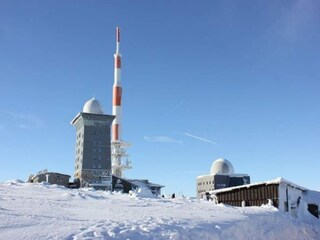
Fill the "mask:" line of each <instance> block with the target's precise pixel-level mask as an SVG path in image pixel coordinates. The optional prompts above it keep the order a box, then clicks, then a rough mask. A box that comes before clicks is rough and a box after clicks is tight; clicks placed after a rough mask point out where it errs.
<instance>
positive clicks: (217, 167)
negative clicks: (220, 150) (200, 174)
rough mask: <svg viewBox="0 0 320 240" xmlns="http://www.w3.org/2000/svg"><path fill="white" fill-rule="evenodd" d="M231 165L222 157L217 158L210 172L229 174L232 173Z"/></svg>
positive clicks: (212, 173)
mask: <svg viewBox="0 0 320 240" xmlns="http://www.w3.org/2000/svg"><path fill="white" fill-rule="evenodd" d="M233 173H234V170H233V166H232V164H231V162H230V161H228V160H227V159H224V158H219V159H217V160H215V161H214V162H213V163H212V165H211V168H210V174H211V175H216V174H222V175H230V174H233Z"/></svg>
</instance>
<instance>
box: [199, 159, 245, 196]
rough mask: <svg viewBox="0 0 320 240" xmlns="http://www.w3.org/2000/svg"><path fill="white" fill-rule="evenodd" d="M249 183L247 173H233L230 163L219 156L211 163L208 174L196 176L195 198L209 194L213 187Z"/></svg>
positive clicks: (219, 187)
mask: <svg viewBox="0 0 320 240" xmlns="http://www.w3.org/2000/svg"><path fill="white" fill-rule="evenodd" d="M249 183H250V176H249V175H247V174H235V173H234V170H233V166H232V164H231V163H230V162H229V161H228V160H226V159H223V158H220V159H217V160H216V161H214V162H213V163H212V165H211V169H210V174H207V175H201V176H198V177H197V183H196V184H197V186H196V187H197V198H203V197H205V196H209V192H210V191H212V190H215V189H221V188H227V187H233V186H240V185H244V184H249Z"/></svg>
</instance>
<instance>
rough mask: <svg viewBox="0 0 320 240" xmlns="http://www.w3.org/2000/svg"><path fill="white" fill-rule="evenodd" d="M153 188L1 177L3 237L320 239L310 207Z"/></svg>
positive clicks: (318, 223)
mask: <svg viewBox="0 0 320 240" xmlns="http://www.w3.org/2000/svg"><path fill="white" fill-rule="evenodd" d="M148 194H149V192H147V191H146V189H140V190H137V191H135V192H131V194H122V193H116V192H105V191H95V190H94V189H91V188H84V189H67V188H64V187H62V186H58V185H49V184H46V183H34V184H32V183H23V182H22V181H18V180H13V181H8V182H6V183H1V184H0V239H66V240H71V239H79V240H80V239H137V240H143V239H160V240H161V239H172V240H178V239H183V240H184V239H186V240H188V239H240V240H241V239H302V240H303V239H320V221H319V219H317V218H315V217H313V216H311V215H310V214H308V213H307V212H306V211H305V209H304V208H301V210H300V211H302V213H301V214H298V216H300V215H303V214H304V215H305V216H307V217H305V218H299V217H298V218H293V217H291V215H290V214H288V213H284V212H281V211H278V210H277V209H276V208H273V207H271V206H268V205H265V206H262V207H244V208H242V207H230V206H226V205H222V204H217V205H215V204H213V202H208V201H203V200H197V199H189V198H178V199H177V198H176V199H169V198H149V197H148ZM307 214H308V215H307Z"/></svg>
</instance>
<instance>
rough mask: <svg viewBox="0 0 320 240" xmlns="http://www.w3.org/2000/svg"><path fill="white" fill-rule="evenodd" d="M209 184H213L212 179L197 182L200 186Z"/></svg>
mask: <svg viewBox="0 0 320 240" xmlns="http://www.w3.org/2000/svg"><path fill="white" fill-rule="evenodd" d="M210 184H213V181H208V182H199V183H198V186H201V185H210Z"/></svg>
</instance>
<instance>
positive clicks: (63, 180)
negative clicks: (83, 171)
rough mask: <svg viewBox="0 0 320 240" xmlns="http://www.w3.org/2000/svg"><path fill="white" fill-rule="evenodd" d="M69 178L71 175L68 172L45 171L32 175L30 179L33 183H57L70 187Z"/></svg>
mask: <svg viewBox="0 0 320 240" xmlns="http://www.w3.org/2000/svg"><path fill="white" fill-rule="evenodd" d="M69 179H70V176H69V175H66V174H61V173H56V172H47V171H44V172H39V173H37V174H36V175H34V176H32V177H31V178H30V179H29V180H28V181H30V182H33V183H41V182H47V183H49V184H57V185H61V186H65V187H69Z"/></svg>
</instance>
